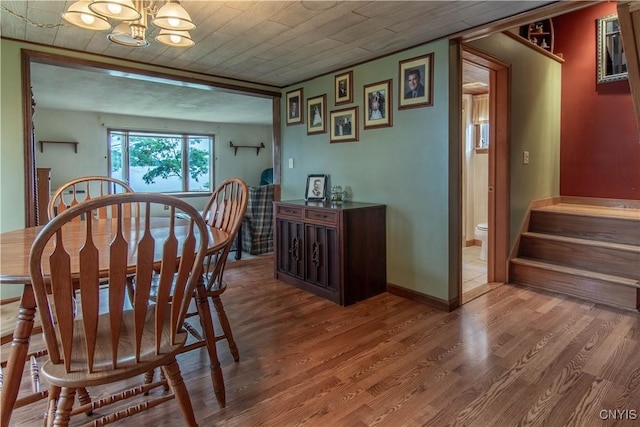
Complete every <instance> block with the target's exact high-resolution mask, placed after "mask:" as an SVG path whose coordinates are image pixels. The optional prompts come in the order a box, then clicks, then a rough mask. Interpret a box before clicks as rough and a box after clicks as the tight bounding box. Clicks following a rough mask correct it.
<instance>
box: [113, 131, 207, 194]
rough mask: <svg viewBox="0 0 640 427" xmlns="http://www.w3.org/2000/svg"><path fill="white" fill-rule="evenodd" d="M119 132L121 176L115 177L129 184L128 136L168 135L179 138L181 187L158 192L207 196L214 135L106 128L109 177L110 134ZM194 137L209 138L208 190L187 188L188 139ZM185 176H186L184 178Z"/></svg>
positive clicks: (188, 179) (188, 178) (188, 180)
mask: <svg viewBox="0 0 640 427" xmlns="http://www.w3.org/2000/svg"><path fill="white" fill-rule="evenodd" d="M114 133H120V134H122V137H123V142H122V150H121V151H122V170H123V171H122V176H118V177H115V178H118V179H122V180H123V181H124V182H126V183H127V184H129V185H131V174H130V157H129V151H130V150H129V148H130V137H131V136H142V137H168V138H179V139H181V151H182V159H183V160H182V164H181V170H182V171H181V173H182V176H183V178H182V179H181V184H182V188H181V190H180V191H167V192H160V193H163V194H169V195H173V196H180V197H199V196H207V195H210V194H211V193H212V192H213V189H214V188H215V158H216V157H215V141H216V135H215V134H210V133H199V132H195V133H194V132H180V131H171V130H134V129H126V128H116V127H113V128H107V169H108V173H109V176H110V177H113V175H112V168H111V167H112V158H111V155H112V134H114ZM194 138H208V139H209V172H208V175H209V182H210V185H209V190H208V191H193V190H189V182H190V177H189V176H188V174H189V141H190V140H191V139H194ZM184 177H186V178H184Z"/></svg>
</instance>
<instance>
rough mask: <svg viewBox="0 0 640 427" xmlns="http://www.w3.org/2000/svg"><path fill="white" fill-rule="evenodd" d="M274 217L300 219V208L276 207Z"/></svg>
mask: <svg viewBox="0 0 640 427" xmlns="http://www.w3.org/2000/svg"><path fill="white" fill-rule="evenodd" d="M276 209H277V212H276V215H278V216H286V217H289V218H302V208H299V207H296V206H278V207H277V208H276Z"/></svg>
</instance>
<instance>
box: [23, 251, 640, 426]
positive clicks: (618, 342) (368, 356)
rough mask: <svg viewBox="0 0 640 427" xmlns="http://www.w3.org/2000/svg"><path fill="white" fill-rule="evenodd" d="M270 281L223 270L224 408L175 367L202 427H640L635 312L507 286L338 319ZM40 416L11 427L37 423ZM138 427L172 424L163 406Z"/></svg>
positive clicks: (202, 373) (250, 267)
mask: <svg viewBox="0 0 640 427" xmlns="http://www.w3.org/2000/svg"><path fill="white" fill-rule="evenodd" d="M272 276H273V261H272V258H271V257H259V258H257V259H251V260H247V261H246V262H237V263H230V264H228V265H227V271H226V274H225V277H226V280H227V282H228V283H229V289H228V290H227V292H226V293H225V294H224V295H223V300H224V303H225V308H226V311H227V314H228V316H229V319H230V321H231V324H232V327H233V331H234V336H235V338H236V341H237V344H238V346H239V348H240V362H237V363H236V362H234V361H233V359H232V357H231V355H230V353H229V349H228V346H227V344H226V342H224V341H223V342H220V343H218V349H219V355H220V360H221V364H222V367H223V371H224V377H225V382H226V391H227V406H226V408H220V407H219V406H218V404H217V403H216V399H215V397H214V395H213V390H212V386H211V379H210V376H209V368H208V366H207V365H208V360H207V356H206V354H205V352H204V351H203V349H200V350H196V351H194V352H192V353H189V354H184V355H182V356H180V360H179V361H180V365H181V370H182V374H183V376H184V378H185V382H186V384H187V387H188V388H189V391H190V393H191V398H192V401H193V405H194V408H195V410H196V419H197V420H198V422H199V423H200V425H201V426H254V425H264V426H298V425H306V426H323V427H324V426H373V425H380V426H422V425H425V426H445V425H460V426H462V425H467V426H535V425H547V426H610V425H616V426H637V425H638V423H639V421H638V420H639V419H640V357H639V356H638V355H639V354H640V345H639V343H638V341H639V340H640V315H638V314H637V313H633V312H629V311H625V310H618V309H615V308H610V307H605V306H599V305H596V304H594V303H590V302H585V301H582V300H578V299H572V298H571V297H565V296H560V295H555V294H551V293H546V292H544V291H537V290H533V289H530V288H525V287H519V286H515V285H508V284H507V285H503V286H500V287H498V288H497V289H495V290H493V291H492V292H489V293H488V294H485V295H483V296H480V297H478V298H476V299H474V300H473V301H471V302H469V303H468V304H465V305H464V306H462V307H461V308H459V309H458V310H455V311H453V312H451V313H445V312H440V311H436V310H434V309H431V308H429V307H427V306H425V305H421V304H418V303H415V302H412V301H410V300H407V299H403V298H401V297H398V296H395V295H391V294H388V293H384V294H381V295H378V296H376V297H374V298H371V299H369V300H366V301H364V302H360V303H357V304H355V305H352V306H349V307H340V306H339V305H336V304H334V303H331V302H329V301H326V300H324V299H322V298H319V297H316V296H314V295H311V294H309V293H306V292H304V291H301V290H299V289H297V288H294V287H292V286H289V285H286V284H284V283H282V282H278V281H276V280H274V279H273V278H272ZM89 391H90V392H91V393H92V395H93V396H94V397H97V396H99V393H98V391H97V390H91V389H90V390H89ZM44 406H45V405H44V402H38V403H36V404H33V405H31V406H29V407H27V408H22V409H20V410H17V411H16V412H15V413H14V416H13V418H12V421H13V424H14V425H20V426H22V425H29V426H30V425H41V421H40V418H41V414H42V413H43V411H44ZM616 410H617V411H618V412H615V411H616ZM614 416H615V417H617V418H618V419H617V420H615V421H614V420H613V417H614ZM602 418H607V419H606V420H605V419H602ZM620 418H622V419H620ZM138 419H139V421H138V422H140V423H144V424H145V425H153V426H178V425H181V418H180V415H179V412H178V408H177V404H176V403H175V401H173V402H170V403H169V404H167V405H162V406H161V407H158V408H154V409H152V410H150V411H148V412H147V413H146V414H145V415H142V416H140V417H138ZM134 422H136V418H130V419H128V420H126V421H124V422H123V423H120V424H116V425H131V424H132V423H134Z"/></svg>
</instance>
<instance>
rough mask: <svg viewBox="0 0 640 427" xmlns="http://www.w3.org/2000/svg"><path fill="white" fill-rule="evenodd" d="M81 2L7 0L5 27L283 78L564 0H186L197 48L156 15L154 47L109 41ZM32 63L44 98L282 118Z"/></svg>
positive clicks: (257, 79)
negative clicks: (71, 15) (75, 18)
mask: <svg viewBox="0 0 640 427" xmlns="http://www.w3.org/2000/svg"><path fill="white" fill-rule="evenodd" d="M72 3H73V2H72V1H44V0H27V1H24V0H2V1H1V7H2V9H1V10H0V11H1V12H2V13H1V14H0V19H1V22H0V33H1V35H2V37H3V38H9V39H15V40H24V41H29V42H33V43H38V44H43V45H51V46H56V47H60V48H64V49H70V50H75V51H80V52H88V53H94V54H98V55H102V56H106V57H112V58H121V59H126V60H129V61H134V62H140V63H146V64H153V65H158V66H164V67H169V68H173V69H178V70H183V71H190V72H197V73H202V74H208V75H213V76H219V77H229V78H233V79H238V80H241V81H249V82H254V83H261V84H266V85H272V86H275V87H277V88H281V87H286V86H289V85H292V84H296V83H299V82H302V81H304V80H306V79H309V78H313V77H316V76H319V75H323V74H326V73H332V72H336V71H339V70H341V69H345V68H348V67H351V66H353V65H355V64H358V63H361V62H364V61H367V60H371V59H374V58H377V57H380V56H383V55H387V54H390V53H393V52H397V51H399V50H402V49H406V48H409V47H413V46H416V45H419V44H422V43H426V42H429V41H433V40H437V39H440V38H442V37H446V36H449V35H451V34H455V33H458V32H460V31H464V30H468V29H471V28H475V27H479V26H482V25H484V24H487V23H490V22H493V21H496V20H500V19H503V18H506V17H510V16H514V15H518V14H520V13H523V12H526V11H529V10H532V9H535V8H538V7H540V6H543V5H546V4H549V3H555V2H554V1H415V0H414V1H216V0H209V1H203V0H182V2H181V3H182V5H183V7H184V8H185V9H186V10H187V11H188V12H189V13H190V15H191V17H192V19H193V21H194V23H195V24H196V26H197V27H196V29H195V30H192V31H191V35H192V38H193V39H194V40H195V42H196V45H195V46H194V47H191V48H187V49H180V48H172V47H167V46H164V45H162V44H160V43H158V42H156V41H155V40H153V37H154V36H155V35H156V33H157V29H156V28H154V27H153V25H152V24H150V25H149V29H148V31H147V39H149V40H150V42H151V45H150V46H148V47H146V48H130V47H123V46H119V45H116V44H114V43H111V42H109V41H108V40H107V38H106V33H105V32H94V31H90V30H84V29H80V28H76V27H73V26H71V25H69V24H66V23H65V24H62V23H61V22H62V20H61V18H60V14H61V13H62V12H63V11H65V10H66V8H68V7H69V5H71V4H72ZM158 3H159V4H161V3H162V2H161V1H160V2H158ZM32 73H33V74H32V80H33V81H32V84H33V91H34V96H35V98H36V102H37V105H38V106H40V107H43V108H44V107H49V108H67V109H80V110H88V111H94V110H97V109H99V110H100V111H102V112H112V113H115V112H117V113H119V114H140V115H152V116H156V117H166V116H167V115H169V117H175V118H182V117H188V118H189V119H191V120H202V121H214V122H219V121H226V122H238V123H271V121H272V115H271V101H270V100H268V99H263V98H258V97H247V96H242V95H237V94H231V93H227V92H219V91H212V90H202V89H194V88H186V87H180V86H174V85H167V84H163V83H153V82H141V81H139V80H135V79H126V78H122V77H112V76H108V75H105V74H100V75H98V74H97V73H92V72H89V71H79V70H70V69H60V68H59V67H54V66H50V65H42V64H38V65H37V66H34V69H33V71H32ZM158 85H160V87H162V90H159V89H157V86H158ZM123 94H126V95H123ZM61 95H64V99H63V98H62V97H61ZM97 100H99V102H97ZM60 101H64V104H63V105H59V102H60ZM56 103H58V105H56Z"/></svg>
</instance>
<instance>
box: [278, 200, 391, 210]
mask: <svg viewBox="0 0 640 427" xmlns="http://www.w3.org/2000/svg"><path fill="white" fill-rule="evenodd" d="M274 204H276V205H293V206H305V207H309V208H324V209H335V210H348V209H361V208H371V207H380V206H385V205H382V204H379V203H362V202H351V201H346V202H339V203H336V202H308V201H306V200H283V201H280V202H274Z"/></svg>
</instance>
